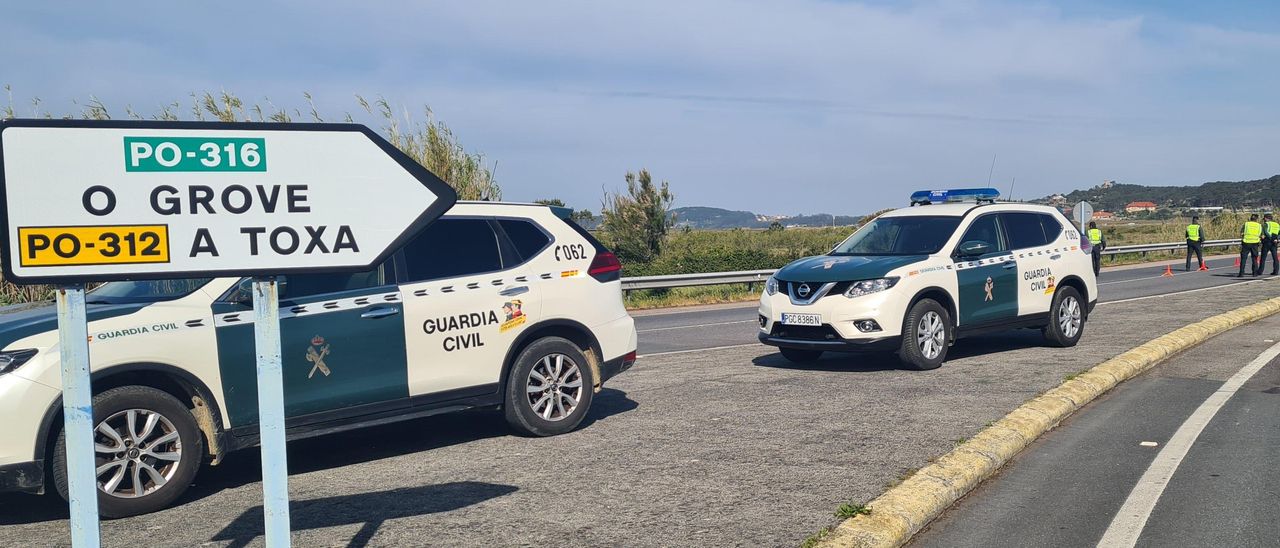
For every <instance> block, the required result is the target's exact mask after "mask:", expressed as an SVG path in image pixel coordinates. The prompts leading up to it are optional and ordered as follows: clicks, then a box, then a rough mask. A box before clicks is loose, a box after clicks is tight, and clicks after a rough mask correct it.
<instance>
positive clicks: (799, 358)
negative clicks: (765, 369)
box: [779, 348, 822, 363]
mask: <svg viewBox="0 0 1280 548" xmlns="http://www.w3.org/2000/svg"><path fill="white" fill-rule="evenodd" d="M779 350H781V351H782V357H784V358H786V359H787V361H789V362H792V363H813V362H816V361H818V358H821V357H822V351H821V350H801V349H799V348H780V349H779Z"/></svg>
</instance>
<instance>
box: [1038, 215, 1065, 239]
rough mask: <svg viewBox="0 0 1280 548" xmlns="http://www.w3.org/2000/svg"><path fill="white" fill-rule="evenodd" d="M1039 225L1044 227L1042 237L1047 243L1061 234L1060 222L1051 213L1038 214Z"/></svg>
mask: <svg viewBox="0 0 1280 548" xmlns="http://www.w3.org/2000/svg"><path fill="white" fill-rule="evenodd" d="M1040 226H1042V227H1043V228H1044V239H1045V241H1046V242H1048V243H1052V242H1056V241H1058V237H1059V236H1061V235H1062V223H1061V222H1060V221H1058V219H1056V218H1055V217H1054V216H1053V215H1044V214H1041V215H1040Z"/></svg>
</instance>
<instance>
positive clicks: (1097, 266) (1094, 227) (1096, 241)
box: [1088, 221, 1107, 276]
mask: <svg viewBox="0 0 1280 548" xmlns="http://www.w3.org/2000/svg"><path fill="white" fill-rule="evenodd" d="M1088 235H1089V245H1091V246H1093V275H1094V276H1097V275H1098V273H1099V272H1101V271H1102V250H1103V249H1106V248H1107V238H1106V236H1103V235H1102V230H1101V229H1099V228H1098V223H1095V222H1093V221H1089V232H1088Z"/></svg>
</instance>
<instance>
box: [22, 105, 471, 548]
mask: <svg viewBox="0 0 1280 548" xmlns="http://www.w3.org/2000/svg"><path fill="white" fill-rule="evenodd" d="M456 201H457V194H456V193H455V192H454V191H453V189H452V188H450V187H449V185H447V184H445V182H444V181H442V180H440V179H439V178H438V177H436V176H435V175H433V174H432V173H431V172H429V171H427V170H426V169H425V168H423V167H422V166H421V165H419V164H418V163H417V162H415V161H414V160H413V159H412V158H410V157H409V156H408V155H406V154H404V153H403V152H401V151H400V150H398V149H396V148H395V147H393V146H392V145H391V144H390V143H388V142H387V141H386V140H385V139H383V138H382V137H380V136H378V134H376V133H374V132H373V131H372V130H370V129H369V128H367V127H364V126H361V125H355V124H264V123H262V124H260V123H203V122H151V121H126V122H121V121H87V120H8V121H4V122H0V212H3V219H4V221H3V223H4V225H5V226H4V227H3V228H4V231H3V232H0V262H3V267H4V274H5V277H6V278H8V280H9V281H11V282H16V283H24V284H27V283H57V284H60V285H61V287H59V288H58V292H57V300H58V336H59V347H60V359H61V362H62V395H63V398H62V406H63V407H62V408H63V415H64V432H65V436H66V439H67V444H66V445H67V482H68V485H67V494H68V499H69V501H70V505H71V538H72V544H74V545H75V546H80V547H97V546H98V545H99V541H100V539H99V535H98V522H97V518H98V516H97V514H98V509H97V492H98V489H97V477H96V476H97V473H96V472H95V469H94V446H93V422H94V417H93V406H92V398H91V395H92V392H91V390H90V382H89V379H90V375H89V371H90V370H89V346H88V343H87V341H88V337H87V336H86V333H88V326H87V320H86V314H85V301H84V284H85V282H90V281H105V280H120V279H162V278H203V277H213V276H253V277H254V282H253V309H254V345H255V349H256V354H257V373H258V374H257V381H258V417H259V420H258V422H259V425H258V434H259V442H260V444H261V446H262V486H263V487H262V490H263V513H264V514H265V525H266V527H265V529H266V530H265V537H266V541H267V545H268V546H270V547H284V546H288V545H289V490H288V474H287V471H286V466H285V463H286V458H285V428H284V385H283V382H282V378H281V369H280V365H281V359H280V355H281V349H280V309H279V307H280V303H279V298H278V290H279V287H278V286H277V283H276V280H275V278H274V277H273V276H276V275H278V274H286V273H294V272H339V271H360V270H367V269H369V268H372V267H373V266H375V265H377V264H379V263H381V262H382V261H383V260H385V259H386V258H387V256H388V255H390V254H391V253H393V252H394V251H395V250H396V248H398V247H399V246H400V245H401V244H402V243H403V242H404V241H406V240H407V239H409V238H412V237H414V236H415V235H417V233H418V232H420V231H421V230H422V229H423V228H426V226H427V225H428V224H430V223H431V222H432V221H434V220H435V219H436V218H437V217H439V216H440V215H441V214H443V213H444V212H445V211H446V210H448V209H449V208H450V207H452V206H453V204H454V202H456Z"/></svg>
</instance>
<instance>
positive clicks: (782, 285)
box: [778, 280, 853, 299]
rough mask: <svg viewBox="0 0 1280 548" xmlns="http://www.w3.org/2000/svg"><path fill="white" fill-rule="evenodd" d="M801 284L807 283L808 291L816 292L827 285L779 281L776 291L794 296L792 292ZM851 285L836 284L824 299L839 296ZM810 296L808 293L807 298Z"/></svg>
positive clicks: (848, 283) (822, 283)
mask: <svg viewBox="0 0 1280 548" xmlns="http://www.w3.org/2000/svg"><path fill="white" fill-rule="evenodd" d="M802 283H808V284H809V290H810V291H817V290H819V289H821V288H822V286H823V285H826V284H827V282H784V281H781V280H779V281H778V291H780V292H782V293H783V294H784V295H796V294H795V293H793V290H794V288H795V287H799V286H800V284H802ZM851 284H853V282H836V285H835V286H833V287H832V288H831V291H828V292H827V294H826V295H825V297H830V296H832V295H841V294H843V293H844V292H845V291H847V290H848V289H849V286H850V285H851ZM796 296H797V297H800V296H799V295H796ZM812 296H813V294H812V293H810V295H809V297H812ZM809 297H800V298H802V299H808V298H809Z"/></svg>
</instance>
